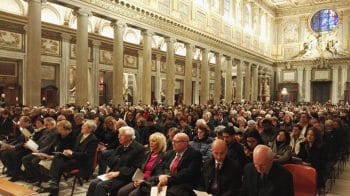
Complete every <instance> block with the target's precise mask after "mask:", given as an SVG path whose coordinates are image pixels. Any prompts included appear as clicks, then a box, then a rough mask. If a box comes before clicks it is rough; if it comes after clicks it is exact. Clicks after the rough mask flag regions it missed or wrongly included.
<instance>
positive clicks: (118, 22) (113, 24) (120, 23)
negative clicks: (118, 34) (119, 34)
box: [111, 20, 128, 31]
mask: <svg viewBox="0 0 350 196" xmlns="http://www.w3.org/2000/svg"><path fill="white" fill-rule="evenodd" d="M127 26H128V25H127V24H126V23H125V22H124V21H122V20H114V21H111V27H113V29H114V30H116V29H119V30H121V31H123V30H124V29H125V28H126V27H127Z"/></svg>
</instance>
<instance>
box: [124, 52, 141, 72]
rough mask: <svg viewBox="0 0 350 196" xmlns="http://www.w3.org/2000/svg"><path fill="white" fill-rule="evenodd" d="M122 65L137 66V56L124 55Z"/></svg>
mask: <svg viewBox="0 0 350 196" xmlns="http://www.w3.org/2000/svg"><path fill="white" fill-rule="evenodd" d="M124 66H125V67H129V68H135V69H137V68H138V65H137V57H136V56H131V55H126V54H125V55H124Z"/></svg>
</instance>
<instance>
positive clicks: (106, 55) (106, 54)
mask: <svg viewBox="0 0 350 196" xmlns="http://www.w3.org/2000/svg"><path fill="white" fill-rule="evenodd" d="M100 63H102V64H108V65H111V64H113V58H112V51H108V50H100Z"/></svg>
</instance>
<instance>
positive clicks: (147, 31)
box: [141, 29, 154, 36]
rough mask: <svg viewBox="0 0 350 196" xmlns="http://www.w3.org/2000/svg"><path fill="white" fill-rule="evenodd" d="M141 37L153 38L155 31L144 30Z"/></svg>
mask: <svg viewBox="0 0 350 196" xmlns="http://www.w3.org/2000/svg"><path fill="white" fill-rule="evenodd" d="M141 35H142V36H153V35H154V31H152V30H149V29H144V30H142V31H141Z"/></svg>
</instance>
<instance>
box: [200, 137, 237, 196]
mask: <svg viewBox="0 0 350 196" xmlns="http://www.w3.org/2000/svg"><path fill="white" fill-rule="evenodd" d="M211 147H212V154H213V157H214V158H212V159H210V160H208V161H207V162H205V163H204V166H203V170H202V176H203V183H202V186H201V189H202V190H204V191H206V192H207V193H210V194H212V195H213V196H231V195H237V194H238V193H239V190H240V188H241V185H242V172H243V171H242V168H241V167H240V165H239V163H238V162H237V161H234V160H232V159H230V158H228V156H227V152H228V149H227V146H226V143H225V141H224V140H221V139H217V140H215V141H214V142H213V144H212V146H211Z"/></svg>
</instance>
